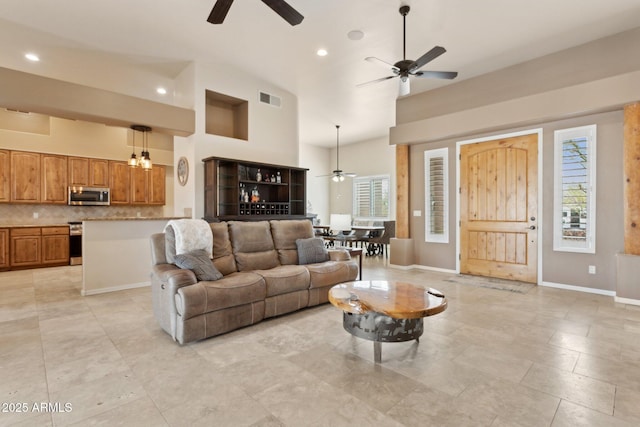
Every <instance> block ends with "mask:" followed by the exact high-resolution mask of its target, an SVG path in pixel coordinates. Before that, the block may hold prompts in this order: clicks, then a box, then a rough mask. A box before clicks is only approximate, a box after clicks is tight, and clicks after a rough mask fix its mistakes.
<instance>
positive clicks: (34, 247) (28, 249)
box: [10, 227, 42, 268]
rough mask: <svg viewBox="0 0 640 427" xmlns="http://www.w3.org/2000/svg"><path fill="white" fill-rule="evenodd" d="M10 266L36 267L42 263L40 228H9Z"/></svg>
mask: <svg viewBox="0 0 640 427" xmlns="http://www.w3.org/2000/svg"><path fill="white" fill-rule="evenodd" d="M10 252H11V268H14V267H37V266H40V264H41V263H42V229H41V228H40V227H25V228H12V229H11V249H10Z"/></svg>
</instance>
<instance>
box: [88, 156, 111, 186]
mask: <svg viewBox="0 0 640 427" xmlns="http://www.w3.org/2000/svg"><path fill="white" fill-rule="evenodd" d="M89 186H91V187H104V188H107V187H109V160H105V159H90V160H89Z"/></svg>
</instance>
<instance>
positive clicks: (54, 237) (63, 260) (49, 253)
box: [42, 227, 69, 266]
mask: <svg viewBox="0 0 640 427" xmlns="http://www.w3.org/2000/svg"><path fill="white" fill-rule="evenodd" d="M42 265H43V266H51V265H69V227H42Z"/></svg>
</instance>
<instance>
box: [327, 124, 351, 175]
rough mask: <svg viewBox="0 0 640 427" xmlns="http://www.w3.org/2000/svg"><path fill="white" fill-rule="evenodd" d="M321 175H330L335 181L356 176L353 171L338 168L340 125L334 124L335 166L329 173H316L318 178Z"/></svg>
mask: <svg viewBox="0 0 640 427" xmlns="http://www.w3.org/2000/svg"><path fill="white" fill-rule="evenodd" d="M323 176H330V177H331V179H332V180H333V181H335V182H341V181H344V178H345V177H348V178H353V177H355V176H356V174H355V173H352V172H344V171H343V170H342V169H340V125H336V168H335V170H333V171H332V172H331V173H330V174H327V175H318V178H320V177H323Z"/></svg>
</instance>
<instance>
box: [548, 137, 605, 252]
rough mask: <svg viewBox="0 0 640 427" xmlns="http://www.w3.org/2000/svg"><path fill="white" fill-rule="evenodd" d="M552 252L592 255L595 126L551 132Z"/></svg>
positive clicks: (594, 232)
mask: <svg viewBox="0 0 640 427" xmlns="http://www.w3.org/2000/svg"><path fill="white" fill-rule="evenodd" d="M554 166H555V174H554V187H555V194H554V227H553V249H554V250H556V251H567V252H584V253H595V248H596V241H595V238H596V221H595V213H596V208H595V200H596V197H595V195H596V125H590V126H582V127H577V128H571V129H562V130H557V131H555V134H554Z"/></svg>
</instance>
